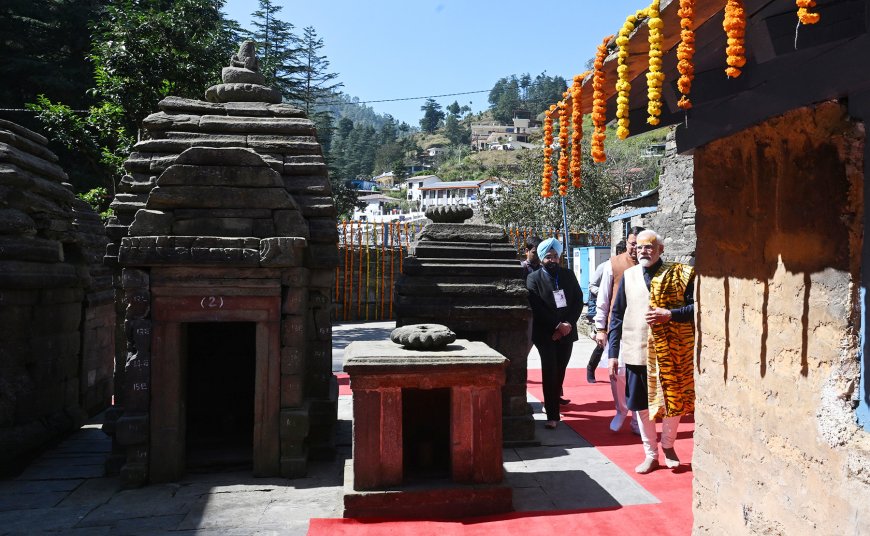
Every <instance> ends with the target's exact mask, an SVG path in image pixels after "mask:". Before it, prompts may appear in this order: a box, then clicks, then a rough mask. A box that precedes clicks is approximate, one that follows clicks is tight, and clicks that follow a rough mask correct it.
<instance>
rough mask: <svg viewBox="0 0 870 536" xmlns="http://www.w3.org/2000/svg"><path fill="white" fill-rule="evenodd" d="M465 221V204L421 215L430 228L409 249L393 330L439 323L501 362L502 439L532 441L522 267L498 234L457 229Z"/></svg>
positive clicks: (490, 228)
mask: <svg viewBox="0 0 870 536" xmlns="http://www.w3.org/2000/svg"><path fill="white" fill-rule="evenodd" d="M471 216H472V210H471V208H469V207H465V206H439V207H433V208H430V209H429V210H427V211H426V217H427V218H429V219H430V220H432V223H430V224H428V225H427V226H426V227H425V228H424V229H423V231H422V232H421V233H420V235H419V238H418V239H417V241H415V242H414V243H412V244H411V245H410V247H409V248H408V254H409V256H408V257H407V258H406V259H405V260H404V263H403V268H402V276H401V277H400V278H399V280H398V281H397V282H396V287H395V293H396V300H395V307H396V325H397V326H404V325H407V324H421V323H436V324H444V325H445V326H447V327H449V328H450V329H451V330H453V331H454V332H456V334H457V335H458V336H459V337H461V338H464V339H468V340H472V341H481V342H484V343H486V344H487V345H488V346H490V347H491V348H493V349H495V350H496V351H498V352H499V353H500V354H502V355H504V356H505V357H507V358H508V359H509V360H510V365H509V366H508V370H507V380H506V383H505V385H504V387H503V388H502V415H503V419H504V421H503V428H502V429H503V433H504V441H505V443H506V444H523V443H532V442H534V440H535V421H534V419H533V418H532V409H531V407H530V406H529V404H528V402H527V401H526V378H527V358H528V355H529V350H531V348H532V343H531V337H530V323H531V310H530V309H529V304H528V303H529V302H528V291H527V290H526V286H525V282H524V279H523V271H522V267H521V266H520V263H519V261H518V260H517V251H516V249H515V248H514V246H513V244H511V243H510V241H509V240H508V236H507V234H506V233H505V231H504V229H503V228H501V227H499V226H497V225H484V224H471V223H463V222H464V221H465V220H466V219H467V218H469V217H471Z"/></svg>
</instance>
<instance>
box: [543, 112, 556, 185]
mask: <svg viewBox="0 0 870 536" xmlns="http://www.w3.org/2000/svg"><path fill="white" fill-rule="evenodd" d="M554 111H556V105H555V104H553V105H551V106H550V109H549V110H547V111H546V112H544V171H543V173H542V174H541V197H552V195H553V186H552V180H553V112H554Z"/></svg>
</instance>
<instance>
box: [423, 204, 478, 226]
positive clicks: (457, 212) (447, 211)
mask: <svg viewBox="0 0 870 536" xmlns="http://www.w3.org/2000/svg"><path fill="white" fill-rule="evenodd" d="M472 214H474V210H472V208H471V207H467V206H461V205H439V206H437V207H431V208H428V209H426V217H427V218H429V219H430V220H432V221H433V222H435V223H462V222H464V221H465V220H467V219H468V218H470V217H471V216H472Z"/></svg>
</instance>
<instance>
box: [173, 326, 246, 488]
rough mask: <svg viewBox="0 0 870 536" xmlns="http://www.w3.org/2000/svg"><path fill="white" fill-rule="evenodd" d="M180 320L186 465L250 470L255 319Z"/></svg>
mask: <svg viewBox="0 0 870 536" xmlns="http://www.w3.org/2000/svg"><path fill="white" fill-rule="evenodd" d="M183 326H184V334H183V336H182V341H183V342H182V344H183V345H184V346H185V350H186V351H185V352H184V353H185V354H186V356H187V359H186V369H187V370H186V374H185V376H186V381H185V387H186V394H187V396H186V397H184V398H186V406H187V408H186V424H187V425H186V431H185V444H186V468H187V470H188V471H214V470H250V469H251V467H252V463H253V445H254V393H255V372H256V326H257V325H256V323H254V322H192V323H187V324H184V325H183Z"/></svg>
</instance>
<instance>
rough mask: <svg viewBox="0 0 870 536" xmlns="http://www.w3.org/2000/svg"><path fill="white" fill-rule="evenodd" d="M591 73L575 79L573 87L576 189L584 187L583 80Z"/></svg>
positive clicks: (574, 184) (572, 181)
mask: <svg viewBox="0 0 870 536" xmlns="http://www.w3.org/2000/svg"><path fill="white" fill-rule="evenodd" d="M588 74H589V71H586V72H584V73H582V74H578V75H577V76H575V77H574V85H572V86H571V125H572V131H571V185H572V186H573V187H574V188H580V187H581V186H583V180H582V178H581V176H580V168H581V163H582V162H583V155H582V154H581V142H582V141H583V109H582V102H583V79H584V78H586V75H588Z"/></svg>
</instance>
